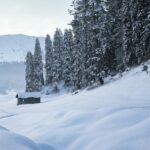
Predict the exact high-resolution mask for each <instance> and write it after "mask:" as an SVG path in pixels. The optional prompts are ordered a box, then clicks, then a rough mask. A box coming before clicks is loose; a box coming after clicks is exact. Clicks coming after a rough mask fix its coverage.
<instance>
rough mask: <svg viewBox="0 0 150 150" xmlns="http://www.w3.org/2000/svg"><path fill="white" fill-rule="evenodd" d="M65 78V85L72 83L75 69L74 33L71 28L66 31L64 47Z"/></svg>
mask: <svg viewBox="0 0 150 150" xmlns="http://www.w3.org/2000/svg"><path fill="white" fill-rule="evenodd" d="M62 57H63V60H64V61H63V79H64V82H65V86H67V87H69V86H71V85H72V76H73V75H72V71H73V67H72V65H73V34H72V31H71V29H69V30H67V29H66V30H65V32H64V49H63V55H62Z"/></svg>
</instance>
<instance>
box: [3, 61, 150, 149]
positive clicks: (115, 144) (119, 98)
mask: <svg viewBox="0 0 150 150" xmlns="http://www.w3.org/2000/svg"><path fill="white" fill-rule="evenodd" d="M148 65H149V68H150V63H148ZM116 79H117V80H116ZM149 89H150V73H149V74H147V73H146V72H142V66H139V67H137V68H135V69H133V70H131V71H129V72H126V73H124V75H123V77H121V78H120V77H119V76H116V77H114V79H113V81H112V82H111V83H107V84H105V85H104V86H102V87H99V88H97V89H95V90H92V91H86V90H84V91H82V92H80V93H79V94H77V95H72V94H65V95H59V96H54V95H51V96H44V95H43V97H42V102H43V103H41V104H37V105H22V106H16V100H15V98H14V97H15V95H13V94H10V95H5V96H4V95H1V96H0V124H1V125H2V126H3V127H6V128H8V129H9V130H11V131H13V132H16V133H19V134H22V135H24V136H26V137H28V138H30V139H32V140H34V141H35V142H36V143H46V144H49V145H52V146H53V147H54V149H56V150H93V149H94V150H149V149H150V146H149V143H150V134H149V131H150V92H149Z"/></svg>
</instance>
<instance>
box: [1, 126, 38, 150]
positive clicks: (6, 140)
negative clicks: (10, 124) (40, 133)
mask: <svg viewBox="0 0 150 150" xmlns="http://www.w3.org/2000/svg"><path fill="white" fill-rule="evenodd" d="M0 146H1V149H2V150H40V148H39V147H38V146H37V145H36V144H35V143H34V142H33V141H31V140H29V139H28V138H26V137H23V136H20V135H18V134H15V133H12V132H9V131H8V130H6V129H4V128H3V127H0Z"/></svg>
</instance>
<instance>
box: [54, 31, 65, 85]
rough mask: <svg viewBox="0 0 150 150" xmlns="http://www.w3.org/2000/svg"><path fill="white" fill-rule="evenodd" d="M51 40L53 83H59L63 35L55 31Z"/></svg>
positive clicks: (61, 76) (61, 78)
mask: <svg viewBox="0 0 150 150" xmlns="http://www.w3.org/2000/svg"><path fill="white" fill-rule="evenodd" d="M53 40H54V41H53V49H54V52H53V59H54V61H53V68H52V72H53V82H59V81H61V80H63V74H62V73H63V68H62V67H63V60H62V59H63V58H62V53H63V33H62V31H61V30H60V29H56V31H55V34H54V39H53Z"/></svg>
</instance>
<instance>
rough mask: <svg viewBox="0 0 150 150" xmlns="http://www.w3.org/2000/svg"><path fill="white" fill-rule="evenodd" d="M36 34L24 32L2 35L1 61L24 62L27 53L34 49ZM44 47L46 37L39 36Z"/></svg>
mask: <svg viewBox="0 0 150 150" xmlns="http://www.w3.org/2000/svg"><path fill="white" fill-rule="evenodd" d="M36 38H37V37H36V36H29V35H24V34H14V35H13V34H9V35H0V62H22V61H24V60H25V56H26V53H27V52H28V51H29V50H30V51H33V50H34V44H35V39H36ZM38 38H39V40H40V43H41V48H42V49H44V37H38Z"/></svg>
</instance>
